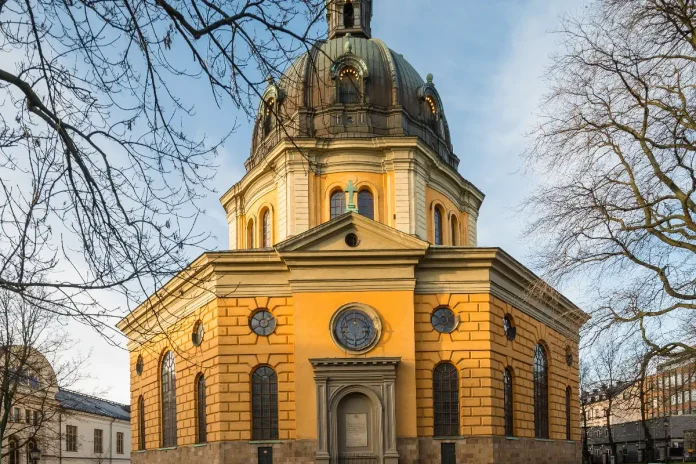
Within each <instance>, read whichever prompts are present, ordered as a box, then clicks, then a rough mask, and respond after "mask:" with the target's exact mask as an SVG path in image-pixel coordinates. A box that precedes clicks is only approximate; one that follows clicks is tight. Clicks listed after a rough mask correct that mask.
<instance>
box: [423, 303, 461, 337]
mask: <svg viewBox="0 0 696 464" xmlns="http://www.w3.org/2000/svg"><path fill="white" fill-rule="evenodd" d="M458 322H459V320H458V318H457V316H455V315H454V312H452V310H451V309H449V308H447V307H444V306H443V307H441V308H437V309H436V310H435V311H434V312H433V314H432V315H431V316H430V323H431V324H432V325H433V328H434V329H435V330H437V331H438V332H440V333H452V332H454V329H456V328H457V324H458Z"/></svg>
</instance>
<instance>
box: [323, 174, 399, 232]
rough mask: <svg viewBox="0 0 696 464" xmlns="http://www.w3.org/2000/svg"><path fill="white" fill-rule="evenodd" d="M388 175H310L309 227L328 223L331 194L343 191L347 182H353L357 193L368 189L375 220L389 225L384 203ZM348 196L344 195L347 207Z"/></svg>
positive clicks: (355, 195)
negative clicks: (373, 204) (372, 200)
mask: <svg viewBox="0 0 696 464" xmlns="http://www.w3.org/2000/svg"><path fill="white" fill-rule="evenodd" d="M387 176H388V175H387V174H376V173H369V172H340V173H332V174H324V175H320V176H317V175H312V176H311V177H310V182H311V183H312V184H311V186H310V190H311V191H312V194H313V198H314V199H313V200H312V201H311V202H310V205H311V206H310V208H311V213H310V227H316V226H318V225H319V224H323V223H324V222H328V221H329V220H330V218H331V200H330V198H331V193H333V192H334V191H335V190H339V189H341V190H345V188H346V187H347V185H348V182H349V181H353V185H355V187H356V188H357V189H358V191H360V190H363V189H369V190H370V192H372V195H373V197H374V201H375V220H376V221H377V222H381V223H382V224H387V225H391V224H390V223H389V222H388V221H387V218H388V217H389V212H390V211H388V208H387V207H388V202H387V201H386V196H385V195H386V192H388V185H387V182H388V177H387ZM348 201H349V196H348V195H347V194H346V205H348ZM353 201H354V202H355V205H356V206H357V204H358V193H357V192H356V193H355V194H354V196H353Z"/></svg>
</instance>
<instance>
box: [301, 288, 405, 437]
mask: <svg viewBox="0 0 696 464" xmlns="http://www.w3.org/2000/svg"><path fill="white" fill-rule="evenodd" d="M294 300H295V309H296V313H295V314H296V316H295V330H296V333H297V337H296V341H295V361H296V365H295V372H296V379H297V381H296V387H297V392H301V394H298V395H297V411H298V412H300V411H301V414H298V417H297V438H298V439H303V438H314V439H315V438H316V437H317V419H316V394H315V388H316V387H315V382H314V372H313V370H312V366H311V364H310V363H309V361H308V360H309V359H311V358H342V357H355V356H351V355H348V354H347V353H346V352H345V351H343V350H341V349H340V348H339V347H337V346H336V345H335V344H334V343H333V341H332V339H331V337H330V332H329V331H330V327H329V325H330V320H331V316H332V315H333V314H334V312H335V311H336V310H337V309H338V308H339V307H341V306H342V305H344V304H346V303H351V302H360V303H363V304H366V305H369V306H371V307H372V308H374V310H375V311H376V312H377V313H378V314H379V316H380V318H381V321H382V329H383V333H382V338H381V339H380V342H379V344H378V345H377V346H376V347H375V348H374V349H373V350H372V351H370V352H369V353H367V354H365V355H362V356H360V357H362V358H367V357H382V356H397V357H401V363H400V364H399V368H398V371H397V382H396V391H397V397H396V411H397V413H396V414H397V416H396V421H397V430H396V433H397V436H399V437H415V436H416V432H417V431H416V421H415V417H416V385H415V382H414V380H415V367H416V366H415V332H414V330H413V328H414V318H413V315H414V312H413V292H411V291H393V292H361V293H355V292H345V293H341V292H338V293H297V294H295V295H294Z"/></svg>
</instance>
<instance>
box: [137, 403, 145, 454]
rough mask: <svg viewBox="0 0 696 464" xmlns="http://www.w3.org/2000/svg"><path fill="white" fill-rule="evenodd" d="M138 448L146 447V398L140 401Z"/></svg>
mask: <svg viewBox="0 0 696 464" xmlns="http://www.w3.org/2000/svg"><path fill="white" fill-rule="evenodd" d="M138 429H139V430H138V441H139V443H138V445H139V446H138V449H139V450H144V449H145V398H143V397H142V396H141V397H140V400H139V401H138Z"/></svg>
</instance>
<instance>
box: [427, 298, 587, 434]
mask: <svg viewBox="0 0 696 464" xmlns="http://www.w3.org/2000/svg"><path fill="white" fill-rule="evenodd" d="M439 306H447V307H449V308H450V309H452V310H453V311H454V313H455V314H456V315H457V316H458V317H459V320H460V322H459V325H458V327H457V329H456V330H455V331H454V332H453V333H451V334H441V333H438V332H436V331H435V330H434V329H433V326H432V324H431V321H430V317H431V314H432V313H433V312H434V311H435V309H436V308H438V307H439ZM415 312H416V314H415V320H416V322H415V328H416V369H417V379H418V380H417V383H418V435H419V436H432V435H433V430H434V429H433V425H434V424H433V398H432V391H433V390H432V389H433V383H432V378H433V377H432V375H433V369H434V368H435V366H436V365H437V364H439V363H441V362H444V361H450V362H452V363H453V364H454V365H455V366H456V367H457V369H458V370H459V375H460V389H461V395H460V401H461V404H460V410H461V417H460V424H461V434H462V435H504V433H505V423H504V413H503V371H504V369H505V367H506V366H510V367H511V368H512V370H513V397H514V401H513V405H514V418H515V421H514V434H515V436H519V437H534V390H533V388H534V385H533V373H532V365H533V358H534V347H535V346H536V344H537V343H539V342H541V343H543V344H544V345H545V346H546V347H547V355H548V361H549V372H550V376H549V390H550V391H549V421H550V430H549V432H550V438H552V439H561V440H562V439H565V438H566V433H565V424H566V419H565V388H566V387H567V386H570V387H571V389H572V392H573V394H572V395H571V411H572V422H571V424H573V425H572V429H571V438H572V439H574V440H579V439H580V430H579V428H578V427H577V426H576V425H577V424H579V423H580V418H579V408H580V405H579V399H578V394H577V388H578V371H577V344H576V343H575V342H572V341H570V340H568V339H566V337H564V336H563V335H561V334H559V333H558V332H556V331H554V330H552V329H549V328H548V327H546V326H545V325H544V324H542V323H540V322H538V321H536V320H534V319H532V318H530V317H529V316H527V315H525V314H524V313H522V312H521V311H519V310H517V309H515V308H513V307H511V306H510V305H508V304H506V303H504V302H502V301H500V300H498V299H497V298H495V297H492V296H490V295H487V294H483V295H449V294H445V295H416V304H415ZM508 313H509V314H511V315H512V317H513V319H514V322H515V325H516V327H517V337H516V338H515V341H514V342H511V341H509V340H508V339H507V338H506V337H505V335H504V332H503V324H502V319H503V317H504V316H505V314H508ZM567 346H568V347H570V348H571V351H572V352H573V353H574V359H575V361H574V364H573V366H572V367H568V365H567V364H566V361H565V357H566V347H567Z"/></svg>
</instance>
